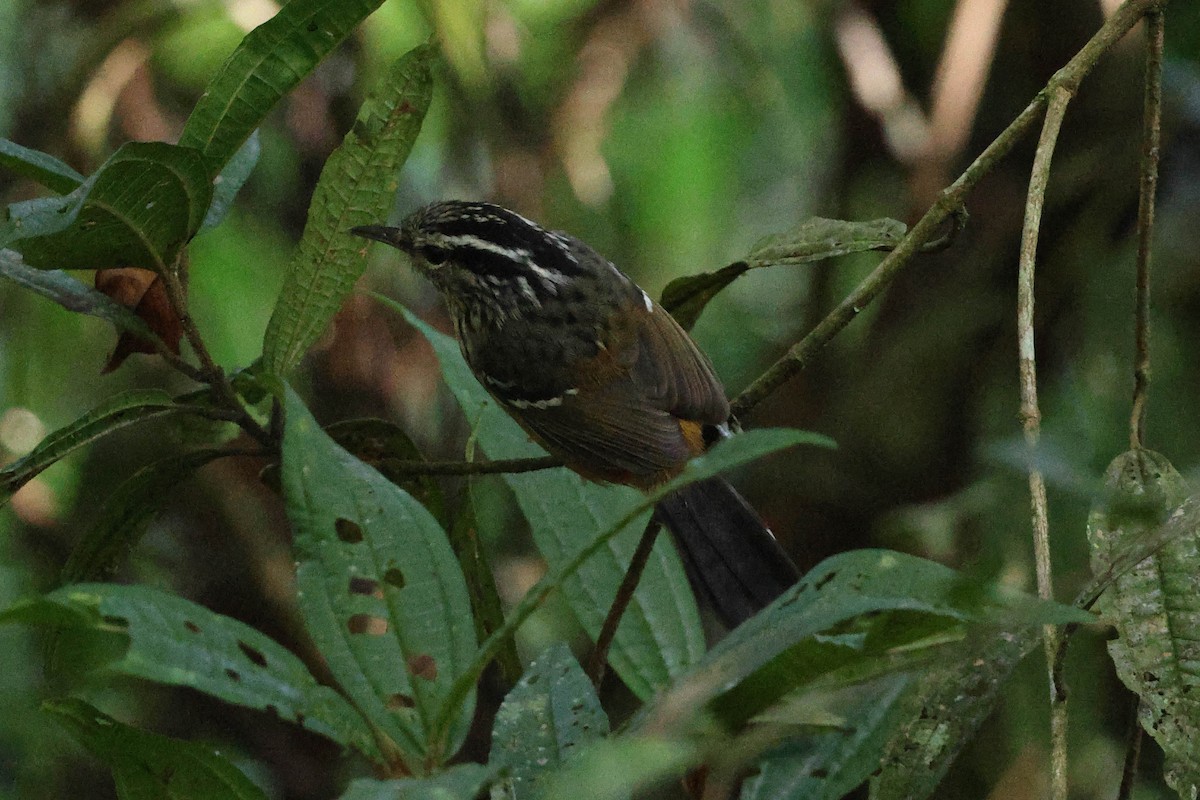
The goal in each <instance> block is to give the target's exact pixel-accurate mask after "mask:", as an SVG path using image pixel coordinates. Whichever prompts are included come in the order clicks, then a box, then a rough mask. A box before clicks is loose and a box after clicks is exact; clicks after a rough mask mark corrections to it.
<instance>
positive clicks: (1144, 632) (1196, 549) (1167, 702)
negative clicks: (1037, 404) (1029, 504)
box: [1088, 449, 1200, 798]
mask: <svg viewBox="0 0 1200 800" xmlns="http://www.w3.org/2000/svg"><path fill="white" fill-rule="evenodd" d="M1189 488H1190V487H1189V486H1188V485H1187V483H1186V481H1184V479H1183V477H1182V476H1180V474H1179V473H1178V472H1177V471H1176V470H1175V467H1174V466H1172V465H1171V463H1170V462H1169V461H1168V460H1167V459H1166V458H1165V457H1164V456H1162V455H1160V454H1159V453H1155V452H1153V451H1151V450H1142V449H1135V450H1130V451H1128V452H1125V453H1122V454H1121V455H1119V456H1117V458H1116V459H1114V460H1113V462H1112V463H1111V464H1110V465H1109V467H1108V470H1107V471H1106V472H1105V474H1104V499H1103V501H1102V502H1101V503H1100V504H1098V505H1097V507H1096V508H1095V509H1093V511H1092V513H1091V515H1090V517H1089V519H1088V541H1089V543H1090V544H1091V546H1092V570H1093V572H1096V573H1097V574H1103V573H1104V571H1105V570H1106V569H1107V568H1108V566H1109V564H1110V563H1112V562H1113V561H1115V560H1117V559H1118V558H1120V556H1121V554H1122V553H1123V552H1126V551H1129V550H1131V549H1133V548H1135V547H1137V545H1138V544H1139V542H1141V541H1143V540H1144V539H1145V538H1147V537H1148V536H1149V535H1150V534H1151V533H1152V532H1153V531H1154V530H1155V529H1156V528H1158V527H1159V526H1160V525H1162V523H1163V522H1165V521H1166V520H1167V518H1168V517H1170V516H1171V515H1172V513H1173V512H1175V511H1176V510H1177V509H1179V508H1180V507H1181V506H1182V505H1183V504H1184V501H1185V500H1187V499H1188V494H1189ZM1102 603H1103V605H1102V607H1101V608H1102V613H1104V615H1105V616H1106V617H1107V618H1109V619H1111V620H1112V621H1113V623H1114V624H1115V625H1116V628H1117V633H1118V638H1117V639H1115V640H1113V641H1111V642H1109V644H1108V651H1109V654H1110V655H1111V656H1112V659H1113V663H1114V664H1115V665H1116V667H1117V675H1118V676H1120V678H1121V681H1122V683H1124V684H1125V685H1126V686H1128V687H1129V688H1130V690H1132V691H1133V692H1135V693H1137V695H1138V697H1140V698H1141V700H1142V702H1141V706H1140V708H1139V710H1138V720H1139V721H1140V722H1141V725H1142V727H1143V728H1145V729H1146V731H1147V733H1149V734H1150V735H1151V736H1153V737H1154V740H1155V741H1156V742H1158V744H1159V746H1161V747H1162V749H1163V753H1164V755H1165V756H1166V764H1165V770H1164V772H1165V777H1166V780H1167V783H1168V784H1169V785H1170V786H1171V788H1173V789H1174V790H1175V791H1177V792H1178V793H1179V796H1180V797H1183V798H1194V797H1196V796H1197V794H1198V793H1200V751H1197V749H1196V742H1197V741H1200V530H1192V531H1191V532H1190V534H1189V535H1184V536H1179V537H1175V538H1173V539H1172V540H1171V541H1168V542H1167V543H1166V544H1164V545H1163V546H1162V547H1161V548H1160V549H1159V550H1158V551H1157V552H1156V553H1155V554H1154V555H1152V556H1150V557H1149V558H1147V559H1146V560H1144V561H1142V562H1141V563H1139V564H1137V565H1136V566H1135V567H1133V568H1132V569H1131V570H1129V571H1128V572H1125V573H1124V574H1121V575H1119V576H1117V578H1116V580H1115V581H1114V582H1113V584H1112V586H1111V587H1110V589H1109V590H1108V592H1107V593H1106V594H1105V595H1104V597H1103V598H1102Z"/></svg>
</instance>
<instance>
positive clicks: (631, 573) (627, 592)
mask: <svg viewBox="0 0 1200 800" xmlns="http://www.w3.org/2000/svg"><path fill="white" fill-rule="evenodd" d="M660 530H662V524H661V523H660V522H659V521H658V518H657V517H651V518H650V520H649V522H647V523H646V529H645V530H644V531H642V538H641V539H640V540H638V545H637V549H635V550H634V551H633V557H632V558H630V560H629V568H628V569H627V570H625V577H624V578H622V579H621V585H620V586H618V587H617V593H616V595H615V596H614V597H613V602H612V606H611V607H609V609H608V616H606V617H605V618H604V624H603V625H602V626H601V627H600V635H599V636H597V637H596V646H595V647H593V648H592V654H591V656H590V657H589V658H588V664H587V674H588V677H589V678H591V681H592V685H593V686H595V687H596V691H600V684H601V683H603V682H604V673H605V671H606V670H607V668H608V649H609V647H611V646H612V642H613V639H614V638H616V636H617V628H618V627H619V626H620V624H621V618H622V617H623V616H625V610H626V609H627V608H629V604H630V602H632V601H633V593H634V592H635V591H636V590H637V586H638V582H639V581H641V579H642V573H643V572H645V571H646V564H647V563H649V561H650V553H651V552H653V551H654V542H655V540H657V539H658V533H659V531H660Z"/></svg>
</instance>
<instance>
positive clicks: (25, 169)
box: [0, 139, 84, 194]
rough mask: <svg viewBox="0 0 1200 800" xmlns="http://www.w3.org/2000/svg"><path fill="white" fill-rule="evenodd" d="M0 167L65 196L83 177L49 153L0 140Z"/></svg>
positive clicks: (77, 186) (76, 186)
mask: <svg viewBox="0 0 1200 800" xmlns="http://www.w3.org/2000/svg"><path fill="white" fill-rule="evenodd" d="M0 167H2V168H4V169H7V170H10V171H12V172H15V173H17V174H18V175H21V176H23V177H26V178H29V179H30V180H34V181H37V182H38V183H40V184H42V185H43V186H45V187H46V188H47V189H50V190H52V191H55V192H58V193H59V194H67V193H68V192H73V191H75V190H76V189H77V188H79V184H81V183H83V180H84V178H83V176H82V175H80V174H79V173H78V172H76V171H75V170H73V169H72V168H71V167H70V166H68V165H67V164H64V163H63V162H61V161H59V160H58V159H57V158H55V157H54V156H52V155H50V154H49V153H43V152H42V151H40V150H31V149H30V148H28V147H22V146H21V145H19V144H17V143H16V142H10V141H9V140H8V139H0Z"/></svg>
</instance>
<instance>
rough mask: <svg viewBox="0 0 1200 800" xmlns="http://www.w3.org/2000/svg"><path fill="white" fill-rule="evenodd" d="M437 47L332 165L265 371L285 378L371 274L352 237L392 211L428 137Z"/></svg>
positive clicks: (273, 326)
mask: <svg viewBox="0 0 1200 800" xmlns="http://www.w3.org/2000/svg"><path fill="white" fill-rule="evenodd" d="M433 58H434V51H433V49H432V48H431V47H429V46H426V45H422V46H420V47H417V48H414V49H413V50H411V51H409V52H408V53H407V54H406V55H405V56H404V57H403V58H401V59H399V60H398V61H397V62H396V63H395V64H394V65H393V67H392V69H391V70H390V71H389V73H388V75H387V76H386V77H385V78H384V80H383V81H382V82H381V83H380V85H379V87H378V88H377V89H376V90H375V92H373V93H372V95H371V96H370V97H368V98H367V101H366V102H365V103H363V106H362V108H361V109H360V110H359V112H358V119H357V120H356V121H355V123H354V128H353V129H352V130H351V131H350V132H349V133H347V134H346V138H345V140H344V141H343V142H342V145H341V147H339V148H338V149H337V150H336V151H334V153H333V155H331V156H330V157H329V160H328V161H327V162H326V163H325V168H324V169H322V170H321V178H320V180H319V181H318V182H317V188H316V191H315V192H314V193H313V199H312V203H311V204H310V205H309V213H308V223H307V224H306V225H305V226H304V235H303V236H302V237H301V239H300V246H299V248H298V249H297V251H296V255H295V256H294V257H293V259H292V263H291V267H290V269H289V270H288V274H287V277H286V278H285V279H284V284H283V290H282V291H281V292H280V295H279V300H278V301H277V302H276V304H275V310H274V311H273V312H272V314H271V321H270V322H269V323H268V325H267V332H266V336H265V338H264V341H263V366H264V367H265V368H266V370H267V371H268V372H270V373H272V374H274V375H279V376H285V375H286V374H287V373H288V372H289V371H290V370H291V369H292V367H294V366H295V365H296V364H297V363H298V362H299V361H300V358H301V357H302V356H303V355H304V353H305V351H307V350H308V348H309V347H311V346H312V344H313V342H315V341H316V340H317V338H318V337H320V335H321V333H322V332H323V331H324V330H325V328H326V327H327V326H328V324H329V321H330V320H331V319H332V318H333V315H334V314H335V313H336V312H337V310H338V309H339V308H341V305H342V302H343V301H344V300H345V299H346V297H347V295H349V294H350V291H351V290H352V289H353V288H354V282H355V281H356V280H358V278H359V276H361V275H362V273H363V269H364V267H365V263H366V262H365V260H364V258H363V256H364V254H365V253H366V244H365V242H364V241H363V240H362V239H359V238H357V237H355V236H353V235H352V234H351V233H350V232H349V231H350V229H351V228H353V227H355V226H357V225H365V224H368V223H372V222H379V221H380V219H382V218H383V217H385V216H386V215H387V212H388V210H390V209H391V207H392V203H393V198H394V197H395V194H396V185H397V177H396V176H397V173H399V171H400V167H402V166H403V165H404V161H405V160H406V159H407V158H408V153H409V151H410V150H411V149H412V145H413V142H414V141H415V140H416V138H417V134H418V133H419V132H420V130H421V122H422V120H423V119H424V118H425V112H426V110H427V109H428V108H429V99H430V97H431V95H432V91H433V79H432V77H431V75H430V63H431V62H432V60H433Z"/></svg>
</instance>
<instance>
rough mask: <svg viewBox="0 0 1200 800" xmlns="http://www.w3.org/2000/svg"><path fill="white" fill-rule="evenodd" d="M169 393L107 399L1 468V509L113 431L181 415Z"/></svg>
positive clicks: (145, 392) (148, 391)
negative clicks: (50, 469)
mask: <svg viewBox="0 0 1200 800" xmlns="http://www.w3.org/2000/svg"><path fill="white" fill-rule="evenodd" d="M180 410H181V409H180V408H179V407H177V405H176V403H175V400H174V399H173V398H172V397H171V396H170V395H169V394H167V393H166V392H161V391H158V390H156V389H150V390H147V391H141V392H125V393H123V394H119V395H116V396H115V397H111V398H109V399H108V400H106V401H105V402H104V403H102V404H100V405H99V406H97V407H96V408H94V409H92V410H91V411H89V412H88V413H86V414H84V415H83V416H82V417H80V418H79V419H77V420H75V421H74V422H72V423H71V424H70V425H67V426H66V427H63V428H59V429H58V430H56V431H54V432H53V433H51V434H49V435H47V436H46V437H45V438H44V439H42V441H41V442H39V443H38V445H37V446H36V447H34V448H33V450H31V451H29V453H27V454H26V455H25V456H24V457H22V458H20V459H17V460H16V461H14V462H12V463H11V464H6V465H5V466H4V468H3V469H0V506H3V505H4V504H5V503H7V502H8V501H9V499H10V498H12V496H13V494H15V493H16V491H17V490H18V489H20V488H21V487H22V486H24V485H25V484H27V483H29V481H31V480H33V479H34V478H35V477H37V476H38V475H40V474H41V473H42V470H44V469H46V468H47V467H49V466H50V465H52V464H54V463H56V462H57V461H58V460H59V459H61V458H63V457H65V456H67V455H69V454H70V453H72V452H74V451H75V450H77V449H79V448H80V447H84V446H86V445H88V444H91V443H92V442H94V441H96V440H97V439H99V438H100V437H102V436H105V435H107V434H109V433H112V432H113V431H117V430H120V429H121V428H125V427H128V426H130V425H134V424H137V423H139V422H143V421H145V420H148V419H154V418H155V417H161V416H164V415H166V414H173V413H177V412H178V411H180Z"/></svg>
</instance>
